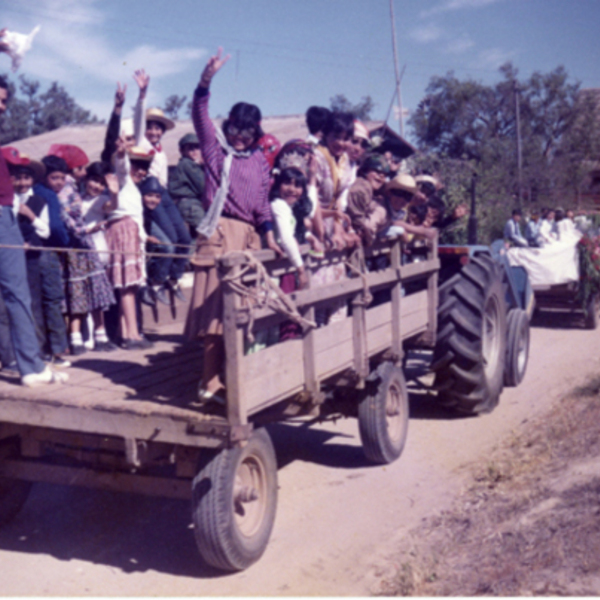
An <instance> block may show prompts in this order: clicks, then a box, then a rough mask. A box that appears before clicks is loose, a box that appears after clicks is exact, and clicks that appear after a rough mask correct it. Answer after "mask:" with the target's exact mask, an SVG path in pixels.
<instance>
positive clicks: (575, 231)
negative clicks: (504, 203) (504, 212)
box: [504, 207, 590, 248]
mask: <svg viewBox="0 0 600 600" xmlns="http://www.w3.org/2000/svg"><path fill="white" fill-rule="evenodd" d="M522 220H523V213H522V211H521V210H520V209H518V208H515V209H514V210H513V211H512V215H511V217H510V219H509V220H508V221H507V222H506V225H505V226H504V239H505V240H506V241H507V242H508V243H509V244H510V245H512V246H515V247H517V248H544V247H548V246H550V245H552V244H555V243H557V242H564V241H571V240H573V239H575V238H577V239H578V238H579V237H581V234H583V233H585V232H586V231H587V229H588V228H589V225H590V224H589V222H588V220H587V217H586V216H585V213H583V212H582V213H581V214H580V215H578V216H577V217H576V216H575V213H574V211H573V210H572V209H567V210H564V209H562V208H556V209H553V208H546V207H544V208H542V209H538V208H533V209H532V210H531V211H530V214H529V218H528V219H527V222H526V224H525V232H524V233H523V231H522V229H521V223H522ZM575 241H576V239H575Z"/></svg>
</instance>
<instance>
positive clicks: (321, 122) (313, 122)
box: [305, 106, 331, 141]
mask: <svg viewBox="0 0 600 600" xmlns="http://www.w3.org/2000/svg"><path fill="white" fill-rule="evenodd" d="M330 115H331V111H330V110H329V109H328V108H325V107H324V106H311V107H309V109H308V110H307V111H306V115H305V117H306V127H307V128H308V132H309V133H310V135H312V136H313V137H315V138H316V139H318V140H319V141H321V140H323V131H324V130H325V125H326V123H327V121H328V119H329V116H330Z"/></svg>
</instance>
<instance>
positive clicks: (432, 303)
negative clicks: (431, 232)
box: [427, 236, 439, 345]
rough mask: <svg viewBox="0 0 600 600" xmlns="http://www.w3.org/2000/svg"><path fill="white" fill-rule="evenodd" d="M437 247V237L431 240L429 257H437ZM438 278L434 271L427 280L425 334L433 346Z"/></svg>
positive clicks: (435, 331) (436, 272) (435, 332)
mask: <svg viewBox="0 0 600 600" xmlns="http://www.w3.org/2000/svg"><path fill="white" fill-rule="evenodd" d="M437 245H438V238H437V236H436V237H435V238H434V239H433V243H432V246H431V254H430V256H434V257H435V256H437ZM438 278H439V272H438V271H434V272H433V273H430V275H429V277H428V279H427V302H428V307H427V317H428V324H427V333H428V338H429V342H430V343H431V344H432V345H434V344H435V339H436V336H437V310H438Z"/></svg>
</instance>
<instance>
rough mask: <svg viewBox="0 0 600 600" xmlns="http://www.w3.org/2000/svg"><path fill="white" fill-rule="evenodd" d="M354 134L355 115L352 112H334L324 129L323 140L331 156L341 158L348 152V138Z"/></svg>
mask: <svg viewBox="0 0 600 600" xmlns="http://www.w3.org/2000/svg"><path fill="white" fill-rule="evenodd" d="M353 134H354V117H353V116H352V115H351V114H350V113H344V112H337V111H335V112H332V113H331V114H330V115H329V119H327V123H326V124H325V129H324V130H323V142H324V144H325V146H326V147H327V149H328V150H329V153H330V154H331V156H333V158H334V159H336V160H337V159H339V158H341V156H342V155H343V154H344V152H346V146H347V143H348V140H350V138H351V137H352V135H353Z"/></svg>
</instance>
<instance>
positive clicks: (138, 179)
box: [127, 146, 154, 185]
mask: <svg viewBox="0 0 600 600" xmlns="http://www.w3.org/2000/svg"><path fill="white" fill-rule="evenodd" d="M127 154H128V155H129V163H130V165H131V166H130V168H129V174H130V175H131V179H132V180H133V183H135V184H136V185H140V183H142V181H144V179H146V177H147V176H148V171H149V169H150V163H151V162H152V159H153V158H154V151H153V150H151V151H150V152H147V151H146V150H144V148H140V147H139V146H133V147H132V148H129V150H128V151H127Z"/></svg>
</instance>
